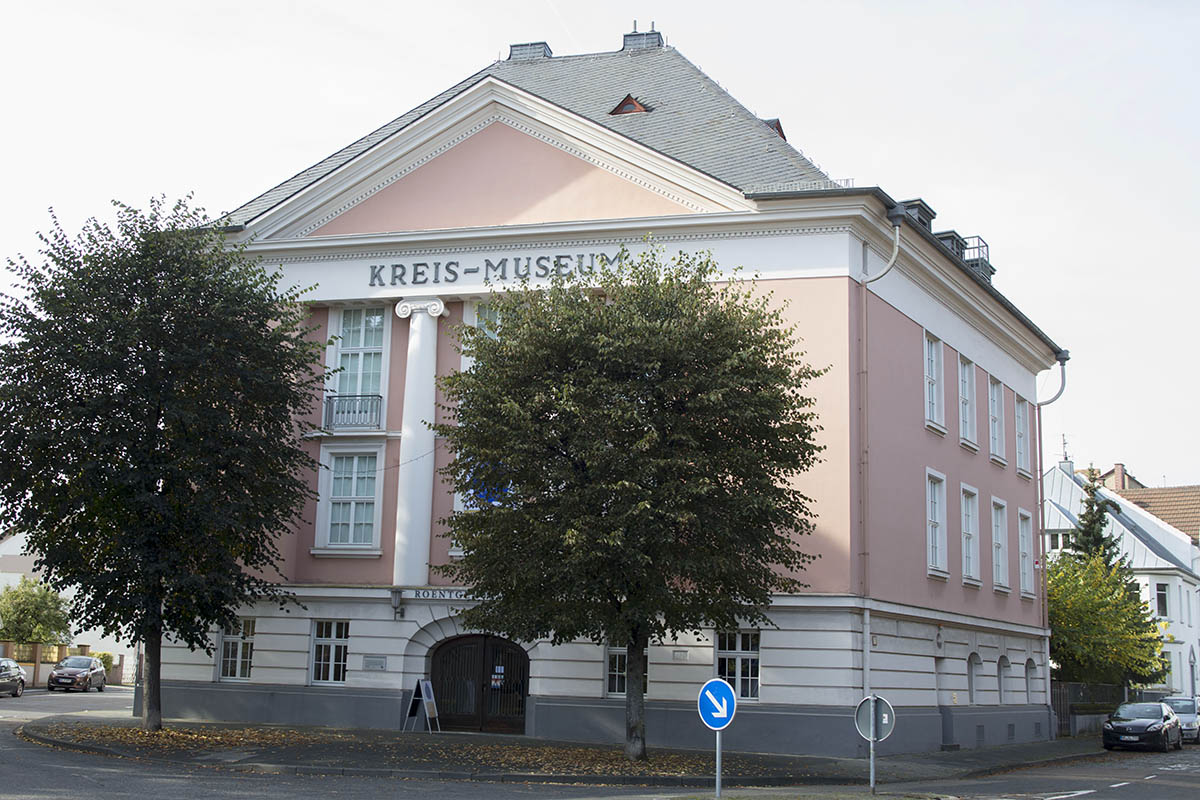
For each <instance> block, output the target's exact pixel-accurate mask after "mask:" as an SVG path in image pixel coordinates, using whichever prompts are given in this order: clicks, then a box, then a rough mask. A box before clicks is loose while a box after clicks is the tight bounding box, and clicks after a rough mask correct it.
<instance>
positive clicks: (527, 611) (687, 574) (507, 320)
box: [436, 251, 821, 757]
mask: <svg viewBox="0 0 1200 800" xmlns="http://www.w3.org/2000/svg"><path fill="white" fill-rule="evenodd" d="M718 277H719V274H718V271H717V266H716V264H714V263H713V262H712V261H711V259H710V258H709V257H707V256H705V255H688V254H684V253H680V254H679V255H678V256H676V257H675V258H674V259H672V260H671V262H670V263H665V264H664V263H663V259H662V256H661V253H659V252H658V251H651V252H650V253H647V254H645V255H643V256H641V257H639V258H637V259H636V260H635V259H630V258H628V257H626V256H624V254H623V257H622V258H621V259H619V260H618V262H617V264H616V265H615V266H606V267H603V268H601V269H599V270H597V271H596V272H595V273H593V274H590V275H585V276H579V275H575V276H572V277H565V278H564V277H559V278H556V279H554V280H553V281H552V282H551V283H550V284H549V285H548V286H544V287H538V289H537V290H532V289H530V287H528V286H525V287H522V288H521V289H518V290H513V291H508V292H504V293H500V294H498V295H496V296H495V299H494V300H493V301H492V302H491V304H490V309H491V311H492V312H494V314H490V315H488V319H489V320H490V321H489V322H487V323H486V324H487V327H488V329H487V330H480V329H477V328H464V329H462V330H461V331H460V340H461V346H462V350H463V352H464V353H465V354H467V355H469V356H471V357H473V358H474V366H473V367H472V368H471V369H469V370H466V371H463V372H459V373H457V374H455V375H452V376H449V377H447V378H445V379H443V380H442V381H441V385H442V387H443V389H444V391H445V396H446V398H447V405H446V407H445V408H446V411H447V412H448V413H449V414H451V415H452V419H451V421H450V422H447V423H446V424H442V425H438V426H436V429H437V432H438V434H439V435H441V436H444V437H445V438H446V440H447V442H448V444H449V445H450V449H451V451H452V452H453V453H454V454H455V456H454V460H453V461H452V462H451V463H450V464H449V466H448V467H447V468H446V469H445V470H444V474H445V475H446V476H447V477H448V478H449V479H450V480H451V481H452V482H453V484H454V487H455V489H456V490H457V491H459V492H463V493H464V494H466V495H468V496H471V497H474V498H475V500H474V501H469V504H470V505H471V506H472V508H471V509H470V510H469V511H468V512H467V513H461V514H456V515H455V516H453V517H452V518H451V519H450V520H448V523H449V528H450V535H452V536H453V537H454V539H455V540H456V541H458V542H459V543H460V544H461V545H462V547H463V549H464V551H465V553H466V555H465V557H464V558H463V559H462V560H460V561H457V562H455V563H452V564H449V565H447V566H445V567H442V568H440V569H441V572H442V573H443V574H444V575H447V576H449V577H451V578H454V579H456V580H457V581H459V582H461V583H462V584H464V585H467V586H470V587H471V594H472V596H473V597H475V598H477V599H478V601H479V603H478V605H476V606H474V607H472V608H469V609H467V610H465V611H464V614H463V616H464V620H465V621H466V623H467V624H468V625H470V626H472V627H475V628H478V629H480V630H486V631H492V632H498V633H502V634H505V635H507V636H510V637H512V638H515V639H519V640H524V641H533V640H536V639H539V638H542V637H548V638H549V639H551V640H552V641H553V642H555V643H562V642H567V641H571V640H574V639H577V638H581V637H582V638H587V639H591V640H593V641H596V642H603V641H606V640H607V641H609V642H612V643H614V644H618V645H624V646H627V647H628V648H629V653H628V663H629V664H630V672H629V676H628V680H629V683H628V685H629V686H630V690H629V691H628V692H627V703H628V706H627V711H628V714H627V716H628V718H629V719H630V726H631V727H630V731H629V740H630V741H633V740H634V739H635V738H637V737H638V736H640V731H641V728H640V727H639V726H640V724H641V723H640V716H641V711H640V709H641V703H642V697H641V680H640V674H638V673H640V664H641V657H640V656H641V653H642V652H644V649H645V646H646V644H647V643H648V642H649V641H658V640H664V639H670V638H671V637H673V636H674V635H676V634H678V633H682V632H699V631H700V630H701V629H702V628H717V629H730V628H732V629H736V628H738V627H739V626H746V625H758V624H762V623H764V622H765V621H766V617H765V615H764V610H765V609H766V608H767V606H768V605H769V603H770V599H771V595H772V594H773V593H786V592H792V591H795V590H797V589H799V588H800V587H801V586H802V585H803V584H801V583H800V582H799V581H798V580H797V578H796V577H795V576H796V574H797V573H798V571H799V570H801V569H803V568H804V566H805V565H806V564H807V563H809V562H810V561H811V560H812V557H811V556H809V555H806V554H804V553H803V552H801V551H800V549H799V548H798V545H797V541H798V538H799V537H800V536H802V535H804V534H808V533H810V532H811V530H812V527H813V523H812V515H811V512H810V511H809V500H808V498H807V497H805V495H804V494H803V493H801V491H800V490H799V489H798V488H797V477H798V476H799V475H800V474H801V473H803V472H804V471H805V470H807V469H808V468H810V467H811V466H812V465H813V464H814V463H815V462H816V461H817V459H818V453H819V450H820V449H821V448H820V447H818V446H817V445H816V444H815V443H814V438H815V436H816V434H817V431H818V430H819V427H818V425H817V421H816V415H815V412H814V411H813V400H812V399H811V398H809V397H807V396H806V395H805V394H804V388H805V385H806V384H807V383H808V382H809V381H810V380H811V379H813V378H814V377H816V376H817V375H819V374H820V372H819V371H818V370H814V369H813V368H811V367H809V366H807V365H806V364H805V363H804V362H803V360H802V353H801V352H800V351H799V348H798V343H797V338H796V335H795V332H794V330H792V329H791V328H789V327H787V326H786V325H785V324H784V323H783V319H782V316H781V314H780V312H779V310H778V309H773V308H771V307H770V304H769V298H768V297H764V296H761V295H759V294H757V293H755V291H754V286H753V285H752V284H747V283H745V282H740V281H734V282H731V283H726V284H723V285H717V284H715V283H714V281H716V280H717V279H718ZM489 334H492V335H489ZM635 728H636V729H637V730H634V729H635ZM637 750H638V748H633V751H631V750H630V748H628V747H627V752H631V757H642V756H644V748H641V749H640V752H641V755H638V753H637V752H636V751H637Z"/></svg>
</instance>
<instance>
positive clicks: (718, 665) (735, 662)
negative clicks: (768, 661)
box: [713, 628, 762, 700]
mask: <svg viewBox="0 0 1200 800" xmlns="http://www.w3.org/2000/svg"><path fill="white" fill-rule="evenodd" d="M729 637H733V638H732V639H730V638H729ZM748 637H749V638H748ZM731 643H732V645H733V648H732V649H731V648H729V647H727V646H726V647H722V645H729V644H731ZM713 647H714V648H715V650H716V657H715V658H714V659H713V673H714V675H715V676H716V677H718V678H722V679H724V680H725V682H726V683H728V684H729V685H730V686H731V687H733V691H734V693H735V694H737V698H738V699H739V700H758V699H759V698H760V697H761V695H762V633H761V631H759V630H758V629H756V628H746V629H739V630H736V631H718V632H717V633H716V634H715V635H714V636H713ZM730 661H732V667H733V674H732V676H730V675H729V670H728V669H725V668H726V666H727V665H728V663H729V662H730ZM722 671H724V672H725V673H726V674H724V675H722V674H721V673H722ZM730 677H732V678H733V681H732V682H730V680H729V679H730Z"/></svg>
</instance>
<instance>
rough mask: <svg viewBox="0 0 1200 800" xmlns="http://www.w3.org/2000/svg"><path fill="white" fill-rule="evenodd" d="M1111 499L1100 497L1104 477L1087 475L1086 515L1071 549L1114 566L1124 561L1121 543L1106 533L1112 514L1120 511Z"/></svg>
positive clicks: (1093, 471)
mask: <svg viewBox="0 0 1200 800" xmlns="http://www.w3.org/2000/svg"><path fill="white" fill-rule="evenodd" d="M1120 510H1121V509H1120V506H1118V505H1117V504H1116V503H1114V502H1113V501H1111V500H1109V499H1108V498H1105V497H1101V496H1100V473H1099V472H1098V471H1097V470H1096V469H1094V468H1091V469H1088V471H1087V483H1086V484H1084V487H1083V513H1081V514H1080V515H1079V529H1078V530H1077V531H1076V533H1075V534H1074V535H1073V536H1072V538H1071V542H1070V544H1069V545H1068V546H1069V548H1070V549H1071V550H1073V551H1074V552H1076V553H1082V554H1084V555H1093V554H1098V555H1099V556H1100V557H1101V559H1102V560H1103V561H1104V563H1105V564H1108V565H1109V566H1112V565H1114V564H1117V563H1119V562H1120V561H1121V545H1120V543H1119V542H1118V541H1117V540H1116V539H1115V538H1113V537H1112V536H1109V535H1108V534H1107V533H1105V530H1106V529H1107V526H1108V513H1109V512H1110V511H1112V512H1117V511H1120Z"/></svg>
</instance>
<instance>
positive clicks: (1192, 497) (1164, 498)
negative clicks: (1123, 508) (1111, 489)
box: [1118, 486, 1200, 544]
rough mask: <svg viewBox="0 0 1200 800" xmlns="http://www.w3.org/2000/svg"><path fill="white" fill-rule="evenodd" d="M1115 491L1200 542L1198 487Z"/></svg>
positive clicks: (1199, 492) (1199, 491)
mask: <svg viewBox="0 0 1200 800" xmlns="http://www.w3.org/2000/svg"><path fill="white" fill-rule="evenodd" d="M1118 494H1120V495H1121V496H1122V497H1124V498H1125V499H1126V500H1129V501H1130V502H1132V503H1133V504H1135V505H1137V506H1139V507H1141V508H1144V509H1146V511H1148V512H1150V513H1151V514H1153V515H1154V516H1156V517H1158V518H1159V519H1161V520H1162V521H1163V522H1165V523H1167V524H1168V525H1170V526H1171V527H1173V528H1177V529H1179V530H1181V531H1183V532H1184V533H1186V534H1187V535H1188V536H1190V537H1192V541H1194V542H1196V544H1200V486H1167V487H1164V488H1157V489H1126V490H1124V491H1122V492H1118Z"/></svg>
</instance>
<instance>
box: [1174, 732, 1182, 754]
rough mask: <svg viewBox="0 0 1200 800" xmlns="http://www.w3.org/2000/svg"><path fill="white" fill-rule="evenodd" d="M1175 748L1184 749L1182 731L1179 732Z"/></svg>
mask: <svg viewBox="0 0 1200 800" xmlns="http://www.w3.org/2000/svg"><path fill="white" fill-rule="evenodd" d="M1175 749H1176V750H1182V749H1183V734H1182V733H1181V734H1179V738H1178V739H1176V740H1175Z"/></svg>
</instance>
